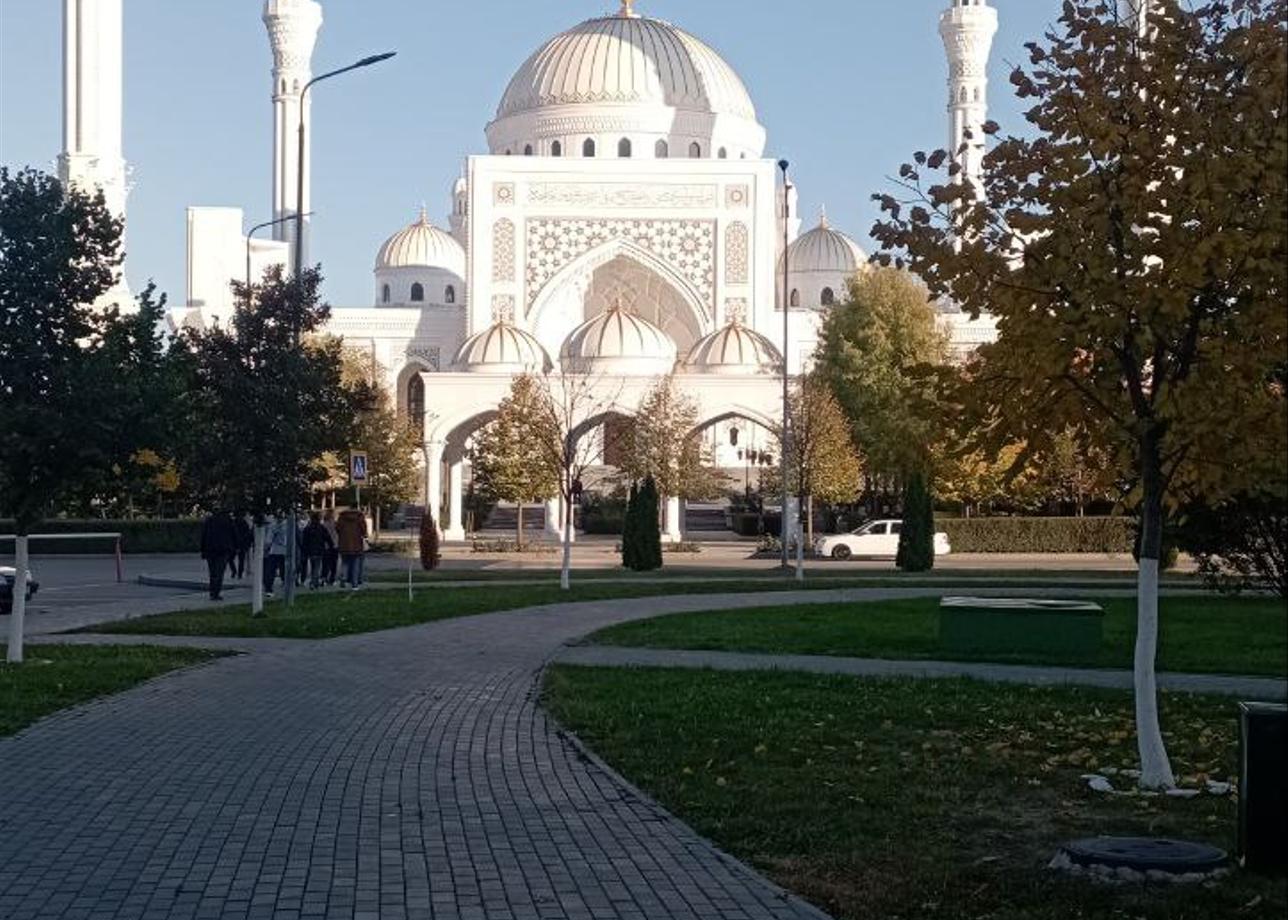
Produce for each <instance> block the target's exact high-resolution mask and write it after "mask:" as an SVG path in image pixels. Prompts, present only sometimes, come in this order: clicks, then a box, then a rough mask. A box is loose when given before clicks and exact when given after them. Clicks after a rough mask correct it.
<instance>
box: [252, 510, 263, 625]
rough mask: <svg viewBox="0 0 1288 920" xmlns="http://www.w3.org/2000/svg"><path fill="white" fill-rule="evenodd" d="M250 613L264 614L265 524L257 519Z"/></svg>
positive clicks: (254, 614)
mask: <svg viewBox="0 0 1288 920" xmlns="http://www.w3.org/2000/svg"><path fill="white" fill-rule="evenodd" d="M250 615H251V616H252V617H262V616H263V615H264V525H263V524H262V523H261V522H260V521H255V540H254V542H253V543H252V544H251V549H250Z"/></svg>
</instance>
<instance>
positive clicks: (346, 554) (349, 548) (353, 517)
mask: <svg viewBox="0 0 1288 920" xmlns="http://www.w3.org/2000/svg"><path fill="white" fill-rule="evenodd" d="M335 529H336V532H337V533H339V535H340V539H339V546H340V560H341V561H342V562H343V563H344V575H343V576H342V578H341V581H340V584H341V586H343V585H345V584H348V586H349V590H350V591H356V590H357V589H358V586H359V585H361V584H362V554H363V551H364V550H365V549H366V544H367V518H366V516H365V515H363V513H362V512H361V511H359V510H358V509H357V508H347V509H345V510H344V511H341V512H340V517H339V518H338V519H337V520H336V522H335Z"/></svg>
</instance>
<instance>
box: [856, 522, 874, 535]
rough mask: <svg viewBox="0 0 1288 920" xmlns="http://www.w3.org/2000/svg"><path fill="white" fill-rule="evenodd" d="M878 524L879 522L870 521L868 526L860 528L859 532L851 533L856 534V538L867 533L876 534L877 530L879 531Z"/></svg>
mask: <svg viewBox="0 0 1288 920" xmlns="http://www.w3.org/2000/svg"><path fill="white" fill-rule="evenodd" d="M878 523H879V522H877V521H869V522H868V523H866V524H864V525H863V526H862V527H860V528H859V529H858V530H852V531H850V532H851V533H852V534H854V535H855V536H862V535H863V534H865V533H874V532H875V531H876V529H877V524H878Z"/></svg>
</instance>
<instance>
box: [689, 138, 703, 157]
mask: <svg viewBox="0 0 1288 920" xmlns="http://www.w3.org/2000/svg"><path fill="white" fill-rule="evenodd" d="M689 156H691V157H692V158H693V159H695V160H696V159H698V158H699V157H701V156H702V145H701V144H699V143H698V142H697V141H694V142H693V143H692V144H690V145H689Z"/></svg>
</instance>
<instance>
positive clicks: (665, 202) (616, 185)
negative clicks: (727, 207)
mask: <svg viewBox="0 0 1288 920" xmlns="http://www.w3.org/2000/svg"><path fill="white" fill-rule="evenodd" d="M527 203H528V204H530V205H536V206H549V205H558V206H560V207H565V206H566V207H574V208H611V209H614V210H616V209H639V208H667V209H675V210H701V209H709V208H713V207H715V204H716V187H715V186H714V185H696V184H684V185H680V184H665V183H659V184H657V185H642V184H640V183H636V182H534V183H532V184H530V185H529V186H528V193H527Z"/></svg>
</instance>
